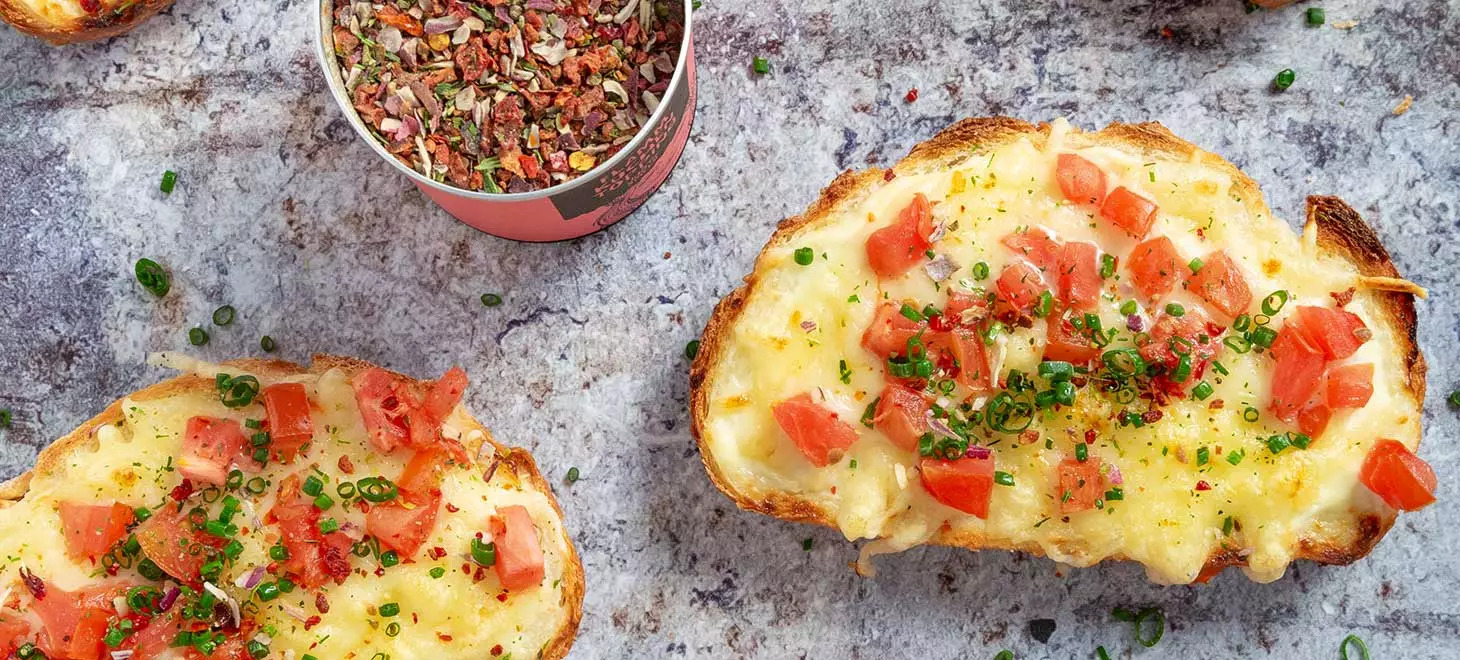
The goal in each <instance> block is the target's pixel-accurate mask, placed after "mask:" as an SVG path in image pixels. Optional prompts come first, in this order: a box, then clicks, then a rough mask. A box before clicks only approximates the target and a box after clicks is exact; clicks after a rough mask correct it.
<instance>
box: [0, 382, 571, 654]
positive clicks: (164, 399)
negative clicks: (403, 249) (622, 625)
mask: <svg viewBox="0 0 1460 660" xmlns="http://www.w3.org/2000/svg"><path fill="white" fill-rule="evenodd" d="M164 362H166V363H168V364H169V365H171V366H175V367H177V368H179V369H182V370H183V371H185V372H186V373H185V374H184V375H182V376H179V377H177V378H174V379H172V380H169V381H166V382H163V383H160V384H157V385H154V386H152V387H148V388H145V389H142V390H140V391H138V392H135V393H133V394H131V395H129V396H127V397H125V398H123V399H122V400H120V401H117V402H116V403H113V404H112V405H111V406H109V407H108V408H107V409H106V410H105V411H103V412H102V413H101V414H100V415H98V416H96V417H95V418H93V419H91V420H89V421H88V422H86V423H85V424H83V425H82V426H81V427H80V428H78V429H76V430H75V431H74V432H72V433H71V434H69V435H67V436H66V437H64V438H61V439H60V440H58V441H57V442H55V443H54V444H52V445H51V446H49V447H47V448H46V449H44V450H43V451H42V452H41V453H40V456H39V457H38V459H37V462H36V466H35V468H34V469H32V470H31V471H29V472H27V473H25V474H22V475H20V476H19V477H16V478H14V479H11V480H10V481H8V482H5V483H4V484H0V655H4V656H5V657H10V653H11V652H12V651H14V650H16V649H23V648H39V649H41V650H43V651H44V652H45V653H46V654H47V656H48V657H51V658H61V657H78V658H86V659H88V660H89V659H91V658H98V657H109V656H108V655H107V654H108V653H109V652H112V651H115V652H116V653H120V654H122V655H121V656H117V655H116V653H112V656H110V657H123V656H125V657H130V658H132V660H143V659H144V658H148V657H210V658H247V657H270V658H294V659H295V660H300V659H302V658H308V657H314V658H348V657H357V658H368V657H372V656H374V657H392V658H412V657H419V658H426V657H434V658H448V657H451V658H467V657H472V658H489V657H492V658H495V657H502V658H505V657H515V658H562V657H563V656H565V655H566V654H567V652H568V649H569V648H570V647H571V645H572V643H573V639H574V636H575V634H576V631H577V627H578V622H579V620H580V618H581V613H582V602H583V586H584V582H583V569H582V565H581V564H580V563H579V560H578V556H577V554H576V552H575V551H574V548H573V545H572V543H571V541H570V538H569V536H568V532H567V530H566V528H565V526H564V524H563V518H562V511H561V509H560V508H559V507H558V504H557V502H556V500H555V499H554V498H553V494H552V491H551V490H550V488H549V487H548V484H547V483H546V482H545V481H544V480H543V477H542V475H541V474H540V473H539V472H538V469H537V466H536V465H535V464H534V462H533V460H532V457H531V456H529V455H528V453H527V452H526V451H525V450H522V449H515V448H509V447H506V446H504V445H502V444H500V443H498V442H497V441H496V440H495V439H493V438H492V436H491V434H490V433H489V432H488V431H487V429H485V428H483V427H482V425H481V424H480V423H478V422H477V421H476V420H475V419H473V418H472V417H471V415H470V414H469V413H468V412H467V411H466V410H465V409H464V408H463V407H462V406H460V405H457V404H456V400H457V398H459V396H460V394H461V391H462V389H463V388H464V387H465V377H464V375H462V376H461V377H460V379H459V380H456V381H454V382H452V383H451V384H450V387H447V388H445V389H444V390H441V391H440V392H438V391H437V388H435V386H434V384H433V383H430V382H423V381H414V380H412V379H409V378H407V377H404V376H400V375H399V374H393V373H390V372H386V371H384V370H381V369H378V368H376V367H373V366H372V365H369V364H367V363H364V362H361V361H358V360H353V359H347V358H339V357H331V356H317V357H316V358H315V359H314V362H313V364H312V365H311V366H310V367H309V368H307V369H306V368H303V367H299V366H296V365H293V364H290V363H286V362H280V361H266V360H252V359H249V360H238V361H234V362H227V363H224V364H211V363H205V362H200V361H196V360H191V359H188V358H183V357H179V356H170V357H167V358H166V359H165V360H164ZM454 371H456V370H454ZM456 373H458V374H459V373H460V372H459V371H457V372H456ZM220 374H226V375H227V376H226V377H227V378H229V379H238V378H241V377H246V376H251V377H253V378H256V379H257V381H258V382H259V384H260V385H261V386H262V388H263V390H262V391H263V393H262V394H259V395H258V396H256V397H254V398H253V400H252V402H251V403H247V404H246V405H242V406H237V407H230V406H228V405H226V403H225V399H228V398H229V396H227V395H225V394H223V393H221V392H220V389H222V390H227V389H229V386H227V385H225V382H227V381H224V380H223V378H224V377H222V376H220ZM367 378H373V379H374V381H372V382H375V383H377V384H378V383H386V384H388V385H390V386H391V387H393V388H394V389H391V390H389V392H387V393H386V394H385V396H384V397H376V398H375V399H369V397H370V396H371V395H370V394H368V393H364V392H366V391H367V390H368V389H369V388H367V387H364V385H363V383H364V382H365V381H364V379H367ZM447 381H448V379H447V378H443V379H442V381H441V382H442V383H446V382H447ZM290 384H297V385H290ZM271 387H280V388H290V387H292V388H294V391H295V392H302V393H304V395H305V396H307V402H308V403H307V408H306V407H305V406H303V405H301V406H298V407H297V408H296V410H297V411H298V413H296V414H294V416H293V418H294V419H296V420H297V419H300V417H299V414H305V413H303V411H305V410H307V417H304V418H303V419H305V423H306V424H307V434H306V435H305V436H304V437H302V438H300V439H301V440H302V443H301V444H290V448H289V449H288V450H287V453H295V452H297V455H296V456H295V457H293V458H292V460H287V459H286V458H285V454H284V453H281V452H284V451H285V450H284V445H285V436H286V435H287V434H290V433H294V432H297V431H298V429H299V425H297V424H293V423H288V424H286V423H285V422H284V421H283V420H284V418H285V417H286V416H287V415H288V414H289V413H287V412H286V411H284V410H283V408H284V407H285V405H286V404H285V403H282V401H283V399H282V398H280V399H274V398H270V395H269V392H270V391H271V389H270V388H271ZM438 394H441V395H442V396H439V397H438ZM422 395H424V398H425V402H424V403H423V402H422ZM433 397H435V401H436V404H437V405H438V406H439V407H444V408H446V410H445V411H444V412H443V413H442V414H441V418H440V419H435V418H427V417H424V416H423V415H426V412H424V411H429V410H430V408H431V406H432V405H433V404H432V402H431V399H432V398H433ZM300 401H302V399H300ZM371 401H373V403H372V402H371ZM233 403H235V404H237V403H239V401H237V400H234V401H233ZM362 406H369V407H378V409H377V411H376V413H372V414H378V412H379V411H380V410H384V411H386V413H387V414H390V413H391V411H397V412H402V411H403V414H404V415H405V416H406V417H400V418H396V419H395V420H394V422H399V423H400V424H402V426H399V427H390V428H389V429H387V431H388V432H392V433H394V432H396V431H401V429H410V430H411V431H412V433H417V435H415V436H414V437H413V438H411V440H410V442H411V443H412V444H411V445H410V446H401V447H397V448H394V449H393V450H392V451H389V452H383V451H381V449H380V447H379V444H378V442H377V440H372V439H370V438H369V436H370V434H371V433H372V430H373V429H375V428H377V427H375V426H372V424H371V422H370V421H369V420H370V418H369V417H367V415H366V412H368V411H363V409H362ZM407 417H409V418H407ZM199 419H202V420H208V421H207V425H212V426H211V427H212V428H222V427H226V428H229V429H242V430H244V431H245V432H246V433H248V434H254V433H262V434H266V437H251V439H250V443H251V445H257V444H259V443H260V442H263V443H264V444H263V447H264V448H265V450H266V451H269V452H271V456H270V459H269V461H268V462H267V463H266V464H265V465H263V466H262V467H260V466H259V465H257V464H256V462H251V460H250V459H248V458H244V456H247V455H248V453H249V452H250V451H252V450H253V447H252V446H248V447H246V448H245V449H244V451H243V453H242V454H231V453H230V454H228V456H231V458H226V462H224V463H222V464H223V465H225V466H230V467H231V472H230V474H229V476H228V478H227V479H226V480H225V481H224V483H222V484H219V485H214V484H211V483H208V481H207V479H208V471H207V469H206V467H207V466H206V465H204V464H203V463H204V462H200V461H199V460H198V458H197V457H198V456H200V455H201V456H204V457H207V456H209V455H210V454H208V453H207V452H203V453H202V454H199V453H197V452H195V451H193V449H195V446H194V445H193V444H190V443H192V438H191V436H192V435H193V434H194V433H195V432H197V430H198V429H199V428H208V426H206V425H204V424H202V423H200V422H198V421H197V420H199ZM375 419H385V418H383V417H376V418H375ZM423 420H428V421H423ZM394 422H393V423H394ZM235 424H236V425H238V426H235ZM286 426H288V427H290V428H291V429H293V430H286V429H285V428H283V427H286ZM403 433H404V431H401V432H400V433H397V435H398V436H399V437H402V438H404V437H405V436H404V435H403ZM463 450H464V451H463ZM448 456H449V457H450V459H449V460H447V459H446V458H445V457H448ZM230 464H231V465H230ZM422 466H425V467H422ZM413 474H414V475H415V476H412V475H413ZM422 475H429V476H424V477H423V476H422ZM200 478H201V479H203V480H202V481H200V480H198V479H200ZM381 479H384V480H385V481H383V482H382V481H381ZM311 482H313V483H312V484H311ZM372 482H373V485H372ZM367 492H368V494H369V495H370V496H369V497H367ZM415 492H421V493H424V494H426V496H425V497H424V498H422V499H418V498H416V497H414V496H413V495H412V494H413V493H415ZM319 498H324V499H319ZM286 505H288V506H286ZM95 507H100V508H99V509H98V508H95ZM291 507H292V508H291ZM228 509H231V510H232V511H233V513H232V514H231V515H228V514H225V512H224V510H228ZM76 511H101V512H102V513H101V514H99V515H98V516H97V517H93V518H86V517H84V514H77V513H75V512H76ZM377 515H378V516H379V518H377V517H376V516H377ZM422 515H424V516H425V517H421V516H422ZM301 516H302V518H301ZM77 519H79V520H83V521H85V520H91V521H92V523H91V524H86V523H81V524H78V523H76V522H75V520H77ZM159 520H181V521H185V522H176V523H173V524H174V527H173V528H172V529H174V530H175V529H179V528H180V527H177V526H179V525H180V526H185V527H182V528H185V529H189V530H193V529H194V527H193V526H194V525H196V526H197V527H196V530H195V531H190V532H186V533H181V534H175V535H177V536H180V537H181V539H182V540H181V541H179V542H178V543H177V544H176V545H179V547H181V544H182V543H188V544H190V545H188V546H187V548H188V551H187V552H185V553H183V552H182V551H178V552H179V553H181V554H179V555H177V556H172V555H173V554H174V553H173V551H172V550H170V548H171V547H173V545H174V544H173V543H172V542H171V540H170V539H169V542H168V543H155V542H153V538H154V536H157V535H158V534H163V535H164V536H165V532H166V531H167V529H168V528H166V527H163V528H160V529H161V530H162V532H158V531H157V530H158V529H159V528H157V527H155V525H157V524H158V521H159ZM286 520H289V521H295V522H296V523H298V524H297V525H296V526H293V527H289V526H286V522H285V521H286ZM402 520H404V521H406V522H405V524H393V523H399V522H400V521H402ZM139 521H140V522H139ZM381 521H385V522H384V523H382V522H381ZM423 521H424V522H423ZM392 524H393V526H391V527H388V525H392ZM205 528H206V529H208V530H213V529H217V530H222V531H221V533H222V534H223V536H222V537H218V538H211V537H210V536H209V535H210V534H212V533H213V532H212V531H203V530H204V529H205ZM385 529H394V530H396V531H399V532H400V533H402V534H407V535H409V534H416V535H417V542H419V543H420V544H419V546H418V548H417V549H415V550H414V551H411V550H409V549H408V548H409V546H406V547H407V549H406V550H402V551H397V550H396V549H395V548H398V547H402V546H403V545H404V544H405V542H402V541H400V540H399V538H400V537H396V536H394V535H391V534H390V533H388V532H382V531H381V530H385ZM316 530H317V532H318V533H316ZM402 530H403V531H402ZM524 530H525V531H524ZM513 535H517V538H516V539H512V538H511V537H512V536H513ZM190 539H192V540H190ZM194 540H196V542H194ZM225 541H227V542H228V543H227V545H225ZM235 543H236V545H235ZM88 544H91V545H92V546H93V547H92V548H91V550H90V551H89V552H88V551H86V550H85V548H86V547H87V545H88ZM139 548H140V550H139ZM330 548H333V550H330ZM101 549H105V552H104V553H102V552H100V550H101ZM195 549H196V550H199V551H200V552H193V550H195ZM533 552H535V553H536V554H537V557H536V558H534V557H530V556H528V555H530V554H532V553H533ZM169 556H170V558H169ZM188 556H197V557H198V558H197V559H196V561H195V562H194V563H193V565H192V569H191V570H192V571H193V572H194V574H193V575H191V576H182V575H176V573H177V572H186V569H185V570H183V571H179V570H177V569H173V568H172V567H174V566H179V565H184V566H185V565H187V564H188V563H189V562H188ZM308 556H315V557H316V559H315V560H313V561H314V565H308V564H307V561H310V560H307V559H303V558H306V557H308ZM204 559H207V560H209V561H217V562H218V565H216V566H213V567H209V566H208V565H207V564H203V566H202V567H201V569H199V567H198V566H197V563H198V562H202V561H203V560H204ZM144 560H145V561H144ZM153 560H155V561H153ZM295 560H299V561H301V562H306V563H301V564H295V563H293V562H294V561H295ZM483 560H486V561H485V562H484V561H483ZM534 560H535V561H534ZM144 564H150V566H144ZM320 564H322V565H320ZM509 564H510V565H512V566H514V567H520V566H525V565H529V564H532V566H530V568H532V569H535V570H537V571H539V572H537V573H536V574H533V573H532V572H531V570H529V571H528V572H527V573H526V574H525V575H526V577H525V578H524V577H523V576H524V573H520V572H519V573H515V574H513V575H512V576H511V578H510V579H511V580H512V582H513V584H512V586H511V587H510V588H509V587H507V586H505V584H504V583H505V582H506V581H507V580H508V579H509V578H508V570H509V569H508V568H507V567H508V565H509ZM158 569H165V570H166V573H161V572H160V571H159V570H158ZM209 575H212V577H208V576H209ZM316 582H317V584H315V583H316ZM205 595H207V596H208V597H209V599H208V600H206V602H204V600H203V598H204V596H205ZM168 599H172V600H171V601H170V602H168ZM200 602H201V603H202V605H199V603H200ZM149 608H150V609H149ZM199 610H201V612H200V611H199ZM180 630H182V631H187V632H188V633H190V635H191V637H190V639H191V640H192V641H191V642H189V641H183V642H182V643H181V645H178V642H177V641H176V639H177V637H176V636H177V635H178V632H179V631H180ZM214 637H216V639H213V638H214ZM113 642H115V643H113ZM260 653H262V654H263V655H262V656H261V655H259V654H260ZM382 654H384V655H382Z"/></svg>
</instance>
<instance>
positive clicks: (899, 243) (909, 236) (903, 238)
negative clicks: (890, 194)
mask: <svg viewBox="0 0 1460 660" xmlns="http://www.w3.org/2000/svg"><path fill="white" fill-rule="evenodd" d="M932 235H933V207H932V205H931V204H929V203H928V198H927V197H925V196H924V195H923V194H922V193H917V194H916V195H913V200H912V203H910V204H908V205H907V207H906V208H904V209H903V210H902V213H900V214H899V215H898V218H897V222H895V223H893V224H891V225H888V226H886V227H883V228H881V229H878V230H877V231H874V232H872V235H871V236H868V237H867V263H868V264H870V265H871V266H872V272H874V273H877V276H878V277H884V278H890V277H897V276H898V275H901V274H903V273H906V272H907V271H908V270H909V269H911V268H912V267H913V266H916V265H918V262H920V261H922V260H923V258H924V257H925V256H926V255H925V254H924V253H925V252H927V250H928V248H930V247H932V246H933V244H932V242H931V241H930V240H929V239H930V238H931V237H932Z"/></svg>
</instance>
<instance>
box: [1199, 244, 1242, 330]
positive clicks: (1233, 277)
mask: <svg viewBox="0 0 1460 660" xmlns="http://www.w3.org/2000/svg"><path fill="white" fill-rule="evenodd" d="M1186 288H1187V289H1190V290H1191V292H1192V293H1194V294H1196V295H1198V296H1200V297H1201V299H1202V300H1205V301H1207V302H1208V303H1211V305H1212V306H1213V307H1216V308H1217V309H1218V310H1221V312H1222V313H1223V314H1226V315H1227V316H1228V317H1230V318H1236V317H1238V316H1241V315H1242V313H1243V312H1244V311H1247V306H1248V305H1250V304H1252V289H1250V288H1248V287H1247V279H1246V278H1244V277H1242V269H1241V268H1240V267H1238V266H1237V263H1236V262H1234V261H1232V258H1231V257H1228V256H1227V253H1226V252H1225V251H1221V250H1218V251H1216V252H1213V253H1211V254H1209V255H1207V256H1206V259H1204V260H1202V266H1201V270H1198V271H1196V273H1195V274H1193V275H1192V276H1191V277H1189V278H1187V280H1186Z"/></svg>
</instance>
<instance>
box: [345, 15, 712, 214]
mask: <svg viewBox="0 0 1460 660" xmlns="http://www.w3.org/2000/svg"><path fill="white" fill-rule="evenodd" d="M681 2H682V4H681V3H676V2H675V0H657V1H656V0H601V1H594V0H508V2H506V3H504V4H499V5H492V4H488V3H486V2H480V3H478V2H472V1H468V2H465V3H455V2H453V3H449V4H448V3H443V2H441V1H440V0H417V2H416V3H415V4H413V5H410V6H409V8H407V9H402V8H401V7H402V6H401V5H400V4H399V3H396V4H385V5H380V6H378V7H377V6H376V5H373V4H370V3H368V2H359V1H356V2H350V1H349V0H320V5H319V7H320V16H319V28H320V31H319V39H318V41H319V57H320V63H321V65H323V67H324V70H325V76H326V79H327V81H328V82H329V86H330V91H331V92H332V93H333V95H334V97H335V100H336V101H337V102H338V103H339V104H340V107H341V109H342V110H344V111H345V115H346V118H347V119H349V121H350V124H351V125H352V126H354V127H355V130H356V132H358V133H359V134H360V135H361V137H363V138H365V141H366V142H367V143H368V144H369V145H370V147H371V148H372V149H374V150H375V151H376V153H378V154H380V155H381V156H382V157H384V158H385V159H386V160H387V161H389V162H391V163H392V164H394V165H395V167H396V168H397V169H400V170H401V171H403V172H405V173H406V174H407V175H408V176H410V177H411V179H412V181H414V182H415V184H416V186H417V187H419V188H420V189H421V191H422V192H424V193H425V194H426V195H427V196H428V197H430V198H431V199H432V200H433V201H435V202H436V203H437V204H438V205H440V206H441V207H442V208H444V209H446V211H447V212H449V213H451V214H452V215H453V216H455V217H456V218H457V219H459V220H461V221H462V222H465V223H467V224H469V225H471V226H473V227H476V228H477V229H480V230H482V231H485V232H487V233H490V234H493V235H496V236H501V237H504V238H510V239H515V240H523V241H554V240H563V239H569V238H576V237H578V236H583V235H585V234H589V233H592V232H594V231H597V230H599V229H601V228H603V227H606V226H608V225H610V224H613V223H614V222H617V221H619V220H621V219H622V218H623V217H624V216H626V215H628V214H629V213H630V212H632V211H633V210H634V209H636V208H638V207H639V205H641V204H642V203H643V202H644V200H645V199H647V198H648V196H649V195H650V194H652V193H653V192H654V190H656V189H657V188H658V187H659V186H660V185H661V184H662V183H663V182H664V180H665V179H666V178H668V176H669V172H670V170H671V169H673V167H674V164H675V163H676V162H677V161H678V160H679V156H680V154H681V153H682V152H683V150H684V145H685V142H687V141H688V138H689V130H690V125H691V122H692V120H693V116H694V103H695V82H694V52H693V47H692V42H691V36H690V18H691V11H690V7H689V2H688V1H687V0H681Z"/></svg>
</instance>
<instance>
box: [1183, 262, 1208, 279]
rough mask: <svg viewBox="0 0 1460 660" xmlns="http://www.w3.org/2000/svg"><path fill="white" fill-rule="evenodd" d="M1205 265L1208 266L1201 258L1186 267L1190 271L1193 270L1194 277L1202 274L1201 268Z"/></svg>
mask: <svg viewBox="0 0 1460 660" xmlns="http://www.w3.org/2000/svg"><path fill="white" fill-rule="evenodd" d="M1204 265H1206V264H1204V263H1203V262H1202V260H1201V259H1200V258H1196V259H1192V260H1191V261H1190V262H1188V263H1187V264H1186V267H1187V268H1189V269H1191V273H1192V274H1193V275H1195V274H1196V273H1199V272H1201V267H1202V266H1204Z"/></svg>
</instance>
